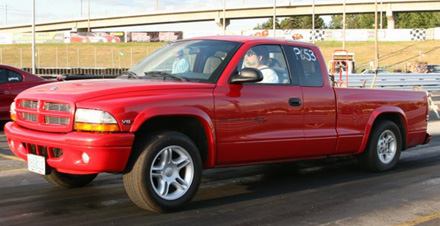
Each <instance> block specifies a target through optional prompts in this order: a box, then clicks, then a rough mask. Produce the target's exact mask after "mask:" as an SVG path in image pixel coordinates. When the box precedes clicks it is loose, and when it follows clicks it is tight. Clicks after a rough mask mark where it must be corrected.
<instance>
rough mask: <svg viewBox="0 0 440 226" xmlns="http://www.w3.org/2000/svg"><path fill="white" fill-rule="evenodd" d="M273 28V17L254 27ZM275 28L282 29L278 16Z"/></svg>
mask: <svg viewBox="0 0 440 226" xmlns="http://www.w3.org/2000/svg"><path fill="white" fill-rule="evenodd" d="M272 28H273V18H270V19H269V20H267V21H266V22H264V23H261V24H257V26H256V27H254V29H272ZM275 28H276V29H280V28H281V27H280V23H279V21H278V18H276V19H275Z"/></svg>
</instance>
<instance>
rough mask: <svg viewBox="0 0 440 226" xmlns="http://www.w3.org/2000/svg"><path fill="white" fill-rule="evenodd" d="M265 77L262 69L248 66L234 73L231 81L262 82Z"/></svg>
mask: <svg viewBox="0 0 440 226" xmlns="http://www.w3.org/2000/svg"><path fill="white" fill-rule="evenodd" d="M263 78H264V77H263V74H262V73H261V71H260V70H258V69H255V68H249V67H247V68H243V69H241V71H240V72H238V73H236V74H234V75H233V76H232V78H231V83H243V82H260V81H262V80H263Z"/></svg>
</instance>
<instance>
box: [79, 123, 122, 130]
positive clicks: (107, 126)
mask: <svg viewBox="0 0 440 226" xmlns="http://www.w3.org/2000/svg"><path fill="white" fill-rule="evenodd" d="M74 128H75V130H77V131H90V132H118V131H119V126H118V125H115V124H92V123H82V122H76V123H75V126H74Z"/></svg>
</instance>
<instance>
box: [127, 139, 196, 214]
mask: <svg viewBox="0 0 440 226" xmlns="http://www.w3.org/2000/svg"><path fill="white" fill-rule="evenodd" d="M139 148H140V150H133V151H140V152H141V153H140V155H139V157H138V159H137V160H136V161H135V163H134V165H133V168H132V170H131V171H130V172H128V173H126V174H124V177H123V180H124V187H125V190H126V191H127V194H128V196H129V197H130V199H131V200H132V201H133V202H134V203H135V204H136V205H137V206H139V207H141V208H143V209H146V210H152V211H155V212H165V211H170V210H174V209H176V208H179V207H181V206H183V205H184V204H185V203H187V202H189V201H190V200H191V199H192V197H193V196H194V195H195V193H196V192H197V189H198V187H199V184H200V178H201V171H202V164H201V159H200V154H199V152H198V149H197V147H196V145H195V144H194V143H193V142H192V140H191V139H190V138H188V137H187V136H186V135H184V134H182V133H178V132H162V133H159V134H157V135H155V136H152V137H151V139H149V140H148V141H146V142H145V144H144V145H140V146H139Z"/></svg>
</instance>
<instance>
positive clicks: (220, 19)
mask: <svg viewBox="0 0 440 226" xmlns="http://www.w3.org/2000/svg"><path fill="white" fill-rule="evenodd" d="M215 24H217V26H218V27H219V28H221V29H223V17H220V15H218V16H217V17H216V18H215ZM228 25H229V19H226V24H225V27H228Z"/></svg>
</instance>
